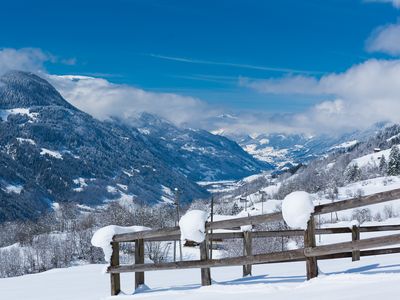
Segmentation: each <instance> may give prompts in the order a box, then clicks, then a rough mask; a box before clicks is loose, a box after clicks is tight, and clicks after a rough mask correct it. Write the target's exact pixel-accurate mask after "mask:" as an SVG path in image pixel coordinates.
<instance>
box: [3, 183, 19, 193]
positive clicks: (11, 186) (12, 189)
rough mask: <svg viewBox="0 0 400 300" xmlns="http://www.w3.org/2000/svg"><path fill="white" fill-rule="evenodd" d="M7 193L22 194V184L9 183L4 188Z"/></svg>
mask: <svg viewBox="0 0 400 300" xmlns="http://www.w3.org/2000/svg"><path fill="white" fill-rule="evenodd" d="M3 190H4V191H5V192H6V193H8V194H10V193H14V194H21V192H22V190H23V186H22V185H14V184H8V185H6V186H5V187H4V189H3Z"/></svg>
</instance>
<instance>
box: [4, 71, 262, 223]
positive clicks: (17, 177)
mask: <svg viewBox="0 0 400 300" xmlns="http://www.w3.org/2000/svg"><path fill="white" fill-rule="evenodd" d="M137 121H138V122H139V121H140V128H139V129H136V128H135V127H132V126H131V125H127V123H123V122H120V121H118V120H111V121H104V122H102V121H99V120H97V119H95V118H93V117H91V116H90V115H88V114H86V113H84V112H82V111H80V110H78V109H77V108H75V107H74V106H72V105H71V104H70V103H68V102H67V101H66V100H65V99H63V97H62V96H61V95H60V94H59V93H58V91H57V90H56V89H55V88H54V87H53V86H51V85H50V84H49V83H48V82H47V81H45V80H43V79H42V78H40V77H39V76H37V75H34V74H32V73H26V72H19V71H12V72H9V73H6V74H5V75H3V76H2V77H0V165H1V168H0V221H1V220H6V219H14V218H30V217H33V216H35V215H37V214H39V213H40V212H43V211H45V210H46V209H48V208H49V207H50V205H51V203H52V202H54V201H57V202H66V201H75V202H79V203H83V204H89V205H91V204H92V205H97V204H101V203H103V202H104V201H106V200H117V199H120V200H125V201H135V200H137V201H140V203H157V202H159V201H167V202H170V201H171V199H172V198H173V192H172V190H173V189H174V188H179V189H180V191H181V192H182V201H190V200H191V199H194V198H202V197H207V196H208V193H207V191H206V190H205V189H204V188H203V187H201V186H199V185H197V184H196V182H195V181H196V180H199V179H228V178H240V177H243V176H247V175H250V174H254V173H257V172H259V171H260V170H262V169H263V168H268V167H269V165H268V164H265V163H262V162H259V161H257V160H256V159H254V158H253V157H252V156H250V155H249V154H248V153H246V152H244V151H243V150H242V149H241V148H240V146H238V145H237V144H236V143H235V142H232V141H230V140H228V139H227V138H225V137H221V136H215V135H212V134H210V133H208V132H206V131H196V130H180V129H178V128H176V127H174V126H172V125H171V124H169V123H167V122H165V121H163V120H161V119H158V118H156V117H154V116H151V115H147V114H144V115H142V116H141V117H140V118H138V120H137Z"/></svg>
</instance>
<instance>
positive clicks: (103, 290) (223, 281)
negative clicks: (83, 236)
mask: <svg viewBox="0 0 400 300" xmlns="http://www.w3.org/2000/svg"><path fill="white" fill-rule="evenodd" d="M399 260H400V254H391V255H384V256H377V257H362V258H361V260H360V261H358V262H351V259H349V258H346V259H336V260H329V261H320V262H319V268H320V276H319V277H318V278H316V279H313V280H311V281H306V280H305V276H304V275H305V263H304V262H296V263H277V264H267V265H256V266H253V276H250V277H246V278H242V277H241V275H242V268H241V267H223V268H214V269H211V276H212V279H213V285H212V286H209V287H201V286H200V284H199V283H200V270H198V269H191V270H174V271H160V272H147V273H146V274H145V277H146V284H147V287H148V289H142V290H140V291H139V292H137V293H135V294H134V295H132V293H133V285H134V275H133V274H123V275H122V290H123V293H124V294H125V295H119V296H117V297H109V296H108V295H109V293H110V283H109V281H110V280H109V275H107V274H103V273H102V270H103V269H104V265H85V266H77V267H71V268H66V269H55V270H51V271H48V272H44V273H40V274H34V275H26V276H21V277H15V278H6V279H0V299H2V300H25V299H26V300H48V299H51V300H100V299H110V298H111V299H127V300H136V299H149V300H151V299H156V300H161V299H163V300H164V299H174V300H175V299H177V300H179V299H190V300H197V299H207V300H220V299H229V300H239V299H240V300H242V299H243V298H246V299H252V300H258V299H260V300H261V299H274V300H289V299H290V300H291V299H324V300H330V299H332V300H341V299H343V300H344V299H349V300H357V299H360V300H361V299H362V300H376V299H379V298H380V297H385V298H386V299H398V297H399V295H400V285H399V284H398V283H399V282H400V274H399V273H400V264H399V263H398V262H399Z"/></svg>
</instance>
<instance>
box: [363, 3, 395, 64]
mask: <svg viewBox="0 0 400 300" xmlns="http://www.w3.org/2000/svg"><path fill="white" fill-rule="evenodd" d="M399 2H400V1H399ZM366 49H367V51H369V52H382V53H387V54H390V55H393V56H396V55H400V24H390V25H386V26H381V27H378V28H377V29H376V30H374V31H373V33H372V34H371V36H370V37H369V38H368V40H367V42H366Z"/></svg>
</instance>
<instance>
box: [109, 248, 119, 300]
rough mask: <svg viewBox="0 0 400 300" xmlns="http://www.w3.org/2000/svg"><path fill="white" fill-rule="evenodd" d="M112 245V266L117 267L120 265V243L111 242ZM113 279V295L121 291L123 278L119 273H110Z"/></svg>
mask: <svg viewBox="0 0 400 300" xmlns="http://www.w3.org/2000/svg"><path fill="white" fill-rule="evenodd" d="M111 247H112V254H111V260H110V267H111V268H113V267H117V266H119V244H118V243H111ZM110 279H111V296H116V295H118V294H119V293H120V292H121V278H120V275H119V274H113V273H111V275H110Z"/></svg>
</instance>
